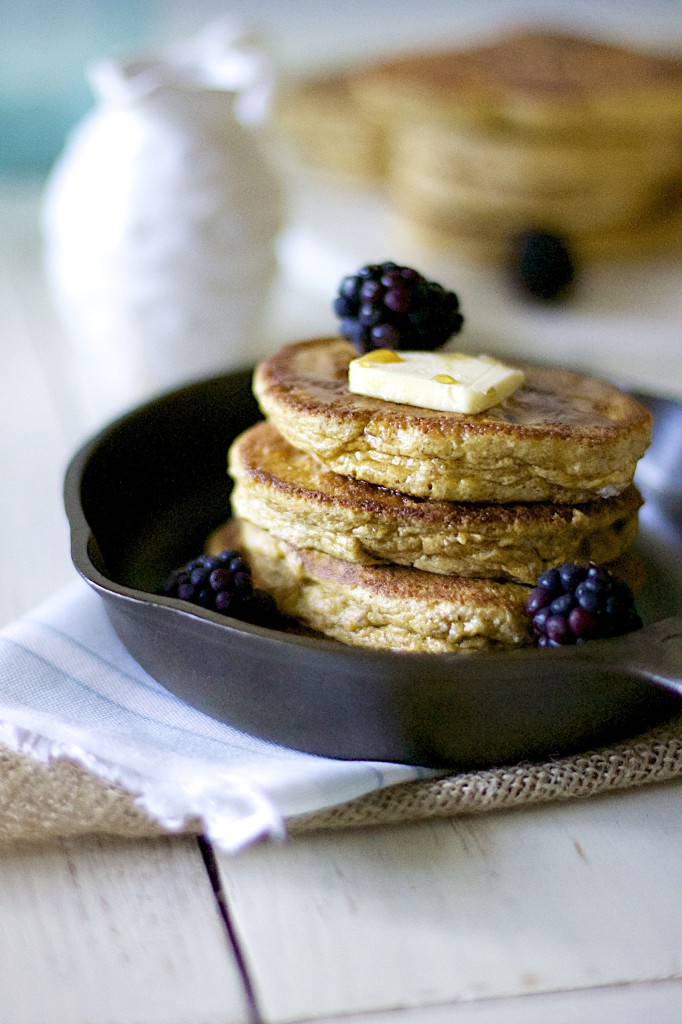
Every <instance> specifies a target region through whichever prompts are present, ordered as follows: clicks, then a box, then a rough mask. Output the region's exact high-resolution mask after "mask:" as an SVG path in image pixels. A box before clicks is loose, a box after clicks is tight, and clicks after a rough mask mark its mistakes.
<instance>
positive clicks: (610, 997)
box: [319, 981, 682, 1024]
mask: <svg viewBox="0 0 682 1024" xmlns="http://www.w3.org/2000/svg"><path fill="white" fill-rule="evenodd" d="M681 1006H682V982H679V981H672V982H661V983H659V984H656V985H652V984H645V985H618V986H615V987H614V988H600V989H583V990H581V991H576V992H553V993H552V994H551V995H534V996H530V997H527V998H525V999H519V998H513V999H490V1000H487V999H484V1000H481V1001H479V1002H475V1003H457V1004H455V1003H448V1004H447V1005H441V1006H429V1007H419V1008H418V1009H416V1010H395V1011H387V1012H386V1013H372V1014H362V1015H361V1016H355V1015H353V1016H352V1017H346V1016H343V1017H327V1018H325V1020H324V1021H319V1024H642V1022H643V1021H647V1020H651V1021H654V1020H655V1022H656V1024H679V1022H680V1007H681Z"/></svg>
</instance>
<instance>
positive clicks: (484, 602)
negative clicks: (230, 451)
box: [207, 520, 531, 653]
mask: <svg viewBox="0 0 682 1024" xmlns="http://www.w3.org/2000/svg"><path fill="white" fill-rule="evenodd" d="M226 547H233V548H237V549H238V550H239V551H241V553H242V554H243V555H244V557H245V558H246V559H247V560H248V562H249V565H250V566H251V569H252V571H253V575H254V582H255V584H256V586H258V587H262V588H264V589H266V590H268V591H269V592H270V593H271V594H272V596H273V597H274V598H275V600H276V602H277V606H278V608H279V610H280V612H281V613H282V614H284V615H289V616H292V617H294V618H296V619H298V620H300V621H302V622H303V623H305V624H306V625H307V626H309V627H311V628H312V629H315V630H317V631H319V632H320V633H323V634H324V635H325V636H328V637H332V638H333V639H335V640H339V641H341V642H342V643H345V644H352V645H358V646H362V647H373V648H377V649H382V650H387V649H390V650H399V651H409V652H427V653H445V652H448V651H469V650H485V649H490V648H497V647H504V648H508V647H515V646H520V645H527V644H530V643H531V636H530V627H529V620H528V617H527V615H526V613H525V603H526V599H527V596H528V592H529V590H528V588H527V587H524V586H522V585H520V584H517V583H499V582H496V581H493V580H471V579H462V578H459V577H454V576H435V575H433V574H432V573H425V572H420V571H419V570H418V569H409V568H405V567H402V566H364V565H354V564H352V563H350V562H345V561H342V560H341V559H338V558H332V557H331V556H330V555H326V554H323V553H321V552H319V551H312V550H309V549H305V548H298V547H294V546H293V545H291V544H287V542H286V541H283V540H279V539H278V538H277V537H275V536H274V535H272V534H270V533H268V532H267V531H265V530H262V529H260V528H259V527H257V526H254V525H253V524H251V523H246V522H243V521H236V520H233V521H231V522H229V523H227V524H225V525H224V526H223V527H221V528H220V529H218V530H217V531H215V533H214V534H213V535H212V536H211V537H210V538H209V540H208V544H207V550H208V551H209V553H213V554H215V553H218V552H220V551H221V550H223V549H224V548H226Z"/></svg>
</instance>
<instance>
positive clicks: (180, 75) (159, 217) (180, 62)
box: [43, 23, 282, 416]
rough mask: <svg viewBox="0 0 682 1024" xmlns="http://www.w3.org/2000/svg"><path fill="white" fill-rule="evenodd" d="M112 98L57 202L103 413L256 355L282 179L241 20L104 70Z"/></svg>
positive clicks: (49, 239)
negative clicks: (265, 131) (268, 151)
mask: <svg viewBox="0 0 682 1024" xmlns="http://www.w3.org/2000/svg"><path fill="white" fill-rule="evenodd" d="M90 79H91V82H92V85H93V88H94V92H95V95H96V97H97V101H98V102H97V104H96V106H95V108H94V109H93V111H92V112H91V113H90V114H89V115H88V116H86V118H85V119H84V120H83V122H82V123H81V124H80V125H79V126H78V127H77V128H76V130H75V132H74V133H73V136H72V137H71V138H70V140H69V141H68V143H67V145H66V147H65V149H64V152H63V154H62V155H61V157H60V159H59V160H58V162H57V164H56V166H55V168H54V170H53V173H52V174H51V176H50V179H49V181H48V184H47V187H46V191H45V197H44V207H43V213H44V219H43V223H44V244H45V257H46V268H47V274H48V280H49V284H50V287H51V290H52V293H53V297H54V300H55V304H56V306H57V307H58V309H59V311H60V313H61V315H62V318H63V321H64V325H65V328H66V333H67V336H68V337H69V338H70V339H71V341H72V342H73V345H74V349H75V352H76V354H77V363H78V369H79V371H80V372H81V374H82V376H83V379H84V380H85V382H86V388H87V389H89V390H90V391H91V393H92V396H93V397H94V401H95V403H96V404H97V408H98V412H99V414H100V416H101V415H102V414H108V413H110V412H114V411H118V410H119V409H120V408H124V407H127V406H129V405H132V404H134V403H135V402H137V401H138V400H140V399H142V398H145V397H147V396H148V395H150V394H153V393H155V392H157V391H159V390H164V389H167V388H168V387H172V386H175V385H178V384H180V383H183V382H184V381H186V380H189V379H192V378H196V377H199V376H204V375H206V374H210V373H214V372H221V371H222V370H224V369H229V368H233V367H235V366H244V365H247V364H249V363H252V362H254V361H255V360H257V359H259V358H260V357H261V356H262V355H264V354H265V350H264V344H263V342H262V340H261V333H260V327H261V324H262V320H263V314H264V312H265V310H266V307H267V301H268V292H269V289H270V285H271V282H272V279H273V275H274V273H275V270H276V256H275V253H276V248H275V242H276V236H277V234H278V231H279V228H280V224H281V215H282V196H281V191H280V185H279V181H278V180H277V178H276V176H275V175H274V173H273V171H272V170H271V168H270V167H269V165H268V164H267V162H266V161H265V159H264V157H263V155H262V153H261V150H260V148H259V145H258V142H257V140H256V138H255V134H254V128H253V126H252V125H247V124H245V121H247V120H250V121H251V122H253V121H256V120H257V119H258V116H259V113H260V110H261V109H264V102H265V100H266V99H267V92H268V85H269V65H268V61H267V59H266V58H265V56H264V54H263V52H262V50H261V49H260V48H259V47H258V46H257V45H256V44H255V43H254V42H253V40H251V39H250V38H249V37H248V36H246V35H245V34H243V33H242V32H241V31H240V29H239V28H238V27H233V26H231V25H229V24H227V25H226V24H223V23H220V24H217V25H213V26H210V27H209V28H208V29H207V30H205V31H204V32H203V33H202V34H201V35H200V36H199V37H197V39H194V40H192V41H191V42H190V43H188V44H187V45H185V46H182V47H178V48H176V49H174V50H172V51H169V52H168V53H165V54H163V55H162V56H161V57H159V58H155V59H140V60H129V61H127V62H121V63H116V62H113V61H108V62H104V63H101V64H99V65H97V66H96V67H94V68H93V69H92V72H91V74H90Z"/></svg>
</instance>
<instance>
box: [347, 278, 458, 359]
mask: <svg viewBox="0 0 682 1024" xmlns="http://www.w3.org/2000/svg"><path fill="white" fill-rule="evenodd" d="M334 312H335V313H336V315H337V317H338V318H339V320H340V331H341V334H342V335H343V337H344V338H346V339H347V340H348V341H350V343H351V344H352V345H353V346H354V348H355V349H356V350H357V351H358V352H359V353H360V354H363V353H365V352H369V351H371V350H372V349H375V348H391V349H416V350H419V351H422V350H432V349H436V348H440V346H441V345H444V344H445V342H446V341H447V340H448V339H449V338H451V337H452V335H453V334H457V332H458V331H459V330H461V327H462V324H463V323H464V317H463V316H462V314H461V313H460V311H459V299H458V297H457V295H455V293H454V292H450V291H447V290H446V289H445V288H443V286H442V285H440V284H438V283H436V282H435V281H428V280H427V279H426V278H425V277H424V276H423V275H422V274H420V273H419V272H418V271H416V270H413V269H412V267H401V266H398V264H397V263H392V262H386V263H370V264H367V266H364V267H361V268H360V269H359V270H358V271H357V273H355V274H349V275H348V276H347V277H344V278H343V280H342V281H341V284H340V286H339V292H338V295H337V296H336V299H335V300H334Z"/></svg>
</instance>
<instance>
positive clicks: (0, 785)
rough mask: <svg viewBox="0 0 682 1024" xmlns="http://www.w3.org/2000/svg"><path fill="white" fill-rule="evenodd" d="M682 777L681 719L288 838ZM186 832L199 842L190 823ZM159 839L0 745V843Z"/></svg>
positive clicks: (72, 770)
mask: <svg viewBox="0 0 682 1024" xmlns="http://www.w3.org/2000/svg"><path fill="white" fill-rule="evenodd" d="M679 776H682V717H680V718H678V719H675V720H673V721H672V722H668V723H666V724H665V725H664V726H661V727H659V728H657V729H655V730H652V731H650V732H647V733H645V734H643V735H641V736H638V737H636V738H634V739H632V740H629V741H625V742H623V743H620V744H618V745H613V746H610V747H608V748H604V749H599V750H593V751H587V752H584V753H581V754H578V755H574V756H570V757H564V758H561V759H557V760H552V761H547V762H544V763H539V764H531V763H524V764H518V765H510V766H505V767H500V768H494V769H487V770H483V771H473V772H462V773H457V774H450V775H443V776H439V777H437V778H430V779H425V780H418V781H416V782H408V783H403V784H399V785H395V786H391V787H388V788H387V789H382V790H377V791H375V792H372V793H370V794H368V795H367V796H364V797H360V798H359V799H356V800H352V801H350V802H348V803H344V804H339V805H337V806H335V807H331V808H328V809H325V810H322V811H317V812H315V813H313V814H306V815H302V816H299V817H296V818H291V819H289V820H288V821H287V823H286V825H287V831H288V832H289V833H290V834H300V833H304V832H312V831H314V830H327V829H343V828H357V827H361V826H371V825H387V824H395V823H400V822H408V821H420V820H421V821H423V820H426V819H429V818H445V817H456V816H460V815H471V814H482V813H486V812H491V811H496V810H502V809H504V810H509V809H512V808H523V807H528V806H533V805H537V804H543V803H549V802H551V801H558V800H574V799H581V798H586V797H591V796H596V795H599V794H603V793H609V792H613V791H618V790H626V789H630V788H633V787H636V786H644V785H647V784H652V783H662V782H667V781H670V780H672V779H675V778H677V777H679ZM184 831H185V832H186V833H187V834H197V833H198V832H199V831H200V825H199V823H198V822H188V823H187V824H186V826H185V829H184ZM94 834H100V835H115V836H121V837H130V838H141V837H149V836H158V835H162V834H164V832H163V829H162V828H161V826H160V825H159V824H158V823H157V822H156V821H154V820H153V819H151V818H150V817H149V816H148V815H147V814H146V813H145V812H144V811H143V810H142V809H141V808H140V807H138V806H137V805H136V803H135V794H134V793H131V792H129V791H127V790H126V789H124V788H122V787H120V786H118V785H115V784H112V783H109V782H106V781H104V780H103V779H101V778H100V777H99V776H97V775H95V774H93V773H91V772H90V771H88V770H87V769H85V768H84V767H82V766H81V765H80V764H78V763H76V762H74V761H70V760H68V759H65V758H64V759H62V758H59V759H56V760H53V761H50V762H42V761H37V760H35V759H34V758H31V757H29V756H27V755H25V754H21V753H17V752H16V751H14V750H12V749H10V748H9V747H6V746H0V842H5V843H7V842H19V841H22V842H46V841H49V840H51V839H56V838H65V837H73V836H84V835H94Z"/></svg>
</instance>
